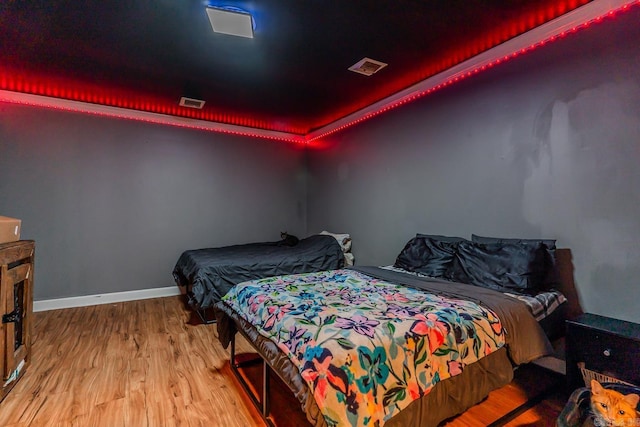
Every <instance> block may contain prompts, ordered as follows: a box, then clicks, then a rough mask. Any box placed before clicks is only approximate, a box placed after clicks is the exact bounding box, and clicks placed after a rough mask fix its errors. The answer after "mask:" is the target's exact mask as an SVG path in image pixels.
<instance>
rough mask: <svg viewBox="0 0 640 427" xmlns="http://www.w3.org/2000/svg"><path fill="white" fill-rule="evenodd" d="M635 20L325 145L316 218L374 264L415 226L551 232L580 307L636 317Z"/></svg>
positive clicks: (451, 231) (638, 78)
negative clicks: (567, 261) (565, 258)
mask: <svg viewBox="0 0 640 427" xmlns="http://www.w3.org/2000/svg"><path fill="white" fill-rule="evenodd" d="M638 22H640V13H639V12H638V11H637V8H636V10H635V11H634V12H631V13H629V14H626V15H621V16H620V17H617V18H616V19H614V20H608V21H607V22H605V23H602V24H599V25H594V26H592V27H591V28H589V29H587V30H585V31H582V32H580V33H578V34H573V35H570V36H568V37H567V38H565V39H562V40H560V41H558V42H555V43H552V44H550V45H548V46H545V48H543V49H538V50H536V51H534V52H531V53H528V54H526V55H523V56H521V57H519V58H518V59H516V60H511V61H509V62H507V63H505V64H502V65H500V66H499V67H496V68H494V69H492V70H491V71H487V72H485V73H483V74H481V75H478V76H476V77H473V78H471V79H468V80H465V81H463V82H462V83H459V84H457V85H455V86H452V87H450V88H448V89H445V90H442V91H440V92H438V93H436V94H433V95H431V96H428V97H426V98H424V99H422V100H419V101H417V102H415V103H413V104H410V105H408V106H407V107H403V108H401V109H399V110H397V111H393V112H390V113H386V114H383V115H381V116H379V117H377V118H376V119H372V120H370V121H368V122H366V123H364V124H362V125H358V126H356V127H354V128H353V129H351V130H349V131H347V132H343V133H340V134H338V135H336V136H335V137H333V139H332V140H330V141H326V142H325V144H324V146H323V147H321V148H318V149H317V150H315V151H313V152H310V155H309V159H310V160H309V162H310V163H309V174H310V177H309V180H310V181H309V205H308V211H309V218H308V225H309V228H310V229H318V228H321V227H327V228H330V229H333V230H336V231H339V232H348V233H351V234H352V237H353V251H354V253H355V256H356V263H358V264H374V265H378V264H390V263H393V261H394V260H395V257H396V255H397V254H398V252H399V251H400V250H401V249H402V247H403V245H404V243H405V242H406V241H407V240H408V239H409V238H411V237H412V236H413V235H414V234H415V233H416V232H424V233H432V234H448V235H458V236H462V237H467V238H470V236H471V233H476V234H481V235H490V236H502V237H509V236H513V237H530V238H538V237H545V238H549V237H550V238H556V239H557V240H558V246H559V247H561V248H566V249H568V251H570V255H571V256H572V260H573V268H574V269H575V270H574V272H573V278H574V279H575V287H576V291H577V294H578V297H579V299H580V302H581V305H582V308H583V310H585V311H589V312H593V313H598V314H603V315H609V316H612V317H615V318H620V319H625V320H631V321H636V322H640V309H638V307H639V301H640V279H639V278H640V203H639V202H640V25H638ZM377 77H378V76H376V78H377ZM379 77H380V78H382V77H383V74H380V75H379Z"/></svg>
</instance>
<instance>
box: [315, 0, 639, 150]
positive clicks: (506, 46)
mask: <svg viewBox="0 0 640 427" xmlns="http://www.w3.org/2000/svg"><path fill="white" fill-rule="evenodd" d="M634 4H635V5H638V4H640V0H594V1H592V2H591V3H587V4H585V5H584V6H581V7H579V8H577V9H574V10H573V11H570V12H568V13H567V14H565V15H562V16H559V17H558V18H555V19H553V20H551V21H549V22H547V23H545V24H542V25H540V26H539V27H536V28H534V29H532V30H529V31H527V32H526V33H523V34H521V35H519V36H517V37H514V38H512V39H510V40H508V41H506V42H504V43H502V44H500V45H498V46H495V47H493V48H491V49H489V50H487V51H485V52H482V53H480V54H478V55H476V56H474V57H473V58H470V59H468V60H466V61H464V62H461V63H460V64H458V65H456V66H453V67H451V68H449V69H447V70H445V71H443V72H441V73H439V74H436V75H434V76H432V77H429V78H427V79H425V80H422V81H421V82H419V83H416V84H415V85H413V86H410V87H408V88H406V89H404V90H402V91H400V92H398V93H396V94H394V95H392V96H389V97H387V98H385V99H383V100H381V101H378V102H376V103H374V104H371V105H369V106H368V107H366V108H363V109H361V110H358V111H356V112H354V113H352V114H349V115H348V116H346V117H343V118H342V119H339V120H336V121H335V122H333V123H330V124H328V125H326V126H323V127H321V128H319V129H317V130H315V131H312V132H310V133H308V134H307V135H306V140H307V141H308V142H311V141H314V140H316V139H319V138H323V137H325V136H328V135H330V134H332V133H335V132H337V131H340V130H343V129H345V128H347V127H350V126H353V125H355V124H358V123H361V122H362V121H364V120H367V119H369V118H371V117H374V116H377V115H378V114H380V113H383V112H386V111H388V110H390V109H393V108H396V107H399V106H400V105H403V104H406V103H407V102H410V101H413V100H415V99H416V98H420V97H422V96H424V95H426V94H428V93H431V92H433V91H434V90H437V89H440V88H442V87H444V86H448V85H449V84H452V83H455V82H457V81H459V80H461V79H464V78H466V77H470V76H472V75H474V74H476V73H478V72H479V71H483V70H485V69H487V68H490V67H493V66H495V65H498V64H500V63H502V62H504V61H506V60H509V59H511V58H513V57H516V56H518V55H520V54H523V53H526V52H529V51H531V50H533V49H535V48H538V47H541V46H543V45H544V44H546V43H548V42H551V41H555V40H557V39H559V38H562V37H564V36H566V35H568V34H571V33H574V32H576V31H578V30H581V29H584V28H586V26H588V25H590V24H591V23H595V22H600V21H601V20H603V19H604V18H607V17H610V16H613V15H615V14H616V13H617V12H621V11H624V10H627V9H628V8H629V7H631V6H633V5H634Z"/></svg>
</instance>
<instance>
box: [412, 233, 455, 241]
mask: <svg viewBox="0 0 640 427" xmlns="http://www.w3.org/2000/svg"><path fill="white" fill-rule="evenodd" d="M416 237H426V238H428V239H434V240H441V241H443V242H451V243H456V242H468V240H467V239H465V238H464V237H453V236H441V235H439V234H422V233H417V234H416Z"/></svg>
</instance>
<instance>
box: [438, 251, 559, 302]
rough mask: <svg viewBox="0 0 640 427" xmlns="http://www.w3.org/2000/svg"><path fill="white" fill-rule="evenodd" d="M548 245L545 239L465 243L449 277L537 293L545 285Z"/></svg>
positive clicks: (516, 290)
mask: <svg viewBox="0 0 640 427" xmlns="http://www.w3.org/2000/svg"><path fill="white" fill-rule="evenodd" d="M546 257H547V248H546V246H545V245H544V244H543V243H541V242H520V243H473V242H469V243H467V242H462V243H459V244H458V250H457V252H456V255H455V257H454V261H453V263H452V264H451V267H450V268H449V270H448V271H447V272H446V278H447V279H449V280H453V281H456V282H461V283H468V284H471V285H475V286H480V287H484V288H490V289H495V290H497V291H501V292H507V291H509V292H520V293H527V294H533V293H536V292H537V291H538V290H540V289H541V288H542V286H543V283H544V279H545V276H546Z"/></svg>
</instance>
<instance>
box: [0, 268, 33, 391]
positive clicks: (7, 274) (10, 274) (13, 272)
mask: <svg viewBox="0 0 640 427" xmlns="http://www.w3.org/2000/svg"><path fill="white" fill-rule="evenodd" d="M8 267H9V266H8V265H3V266H2V272H1V273H0V274H1V277H2V285H1V289H0V291H1V292H0V296H1V297H2V298H1V299H0V302H1V303H2V304H1V305H2V310H1V311H2V313H3V315H2V323H3V327H4V334H3V335H4V337H3V338H4V340H3V341H4V354H5V357H4V363H3V365H4V368H3V370H2V371H3V372H2V376H3V379H4V380H6V379H8V378H9V376H10V375H11V374H12V373H13V372H14V371H15V369H16V368H17V367H18V364H19V363H20V362H22V361H24V362H27V356H28V354H29V347H30V345H29V343H30V341H31V337H30V332H29V331H30V328H29V326H30V325H29V322H31V316H30V313H31V303H30V299H31V277H32V275H33V272H32V264H31V263H24V264H20V265H17V266H15V267H13V268H8Z"/></svg>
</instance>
